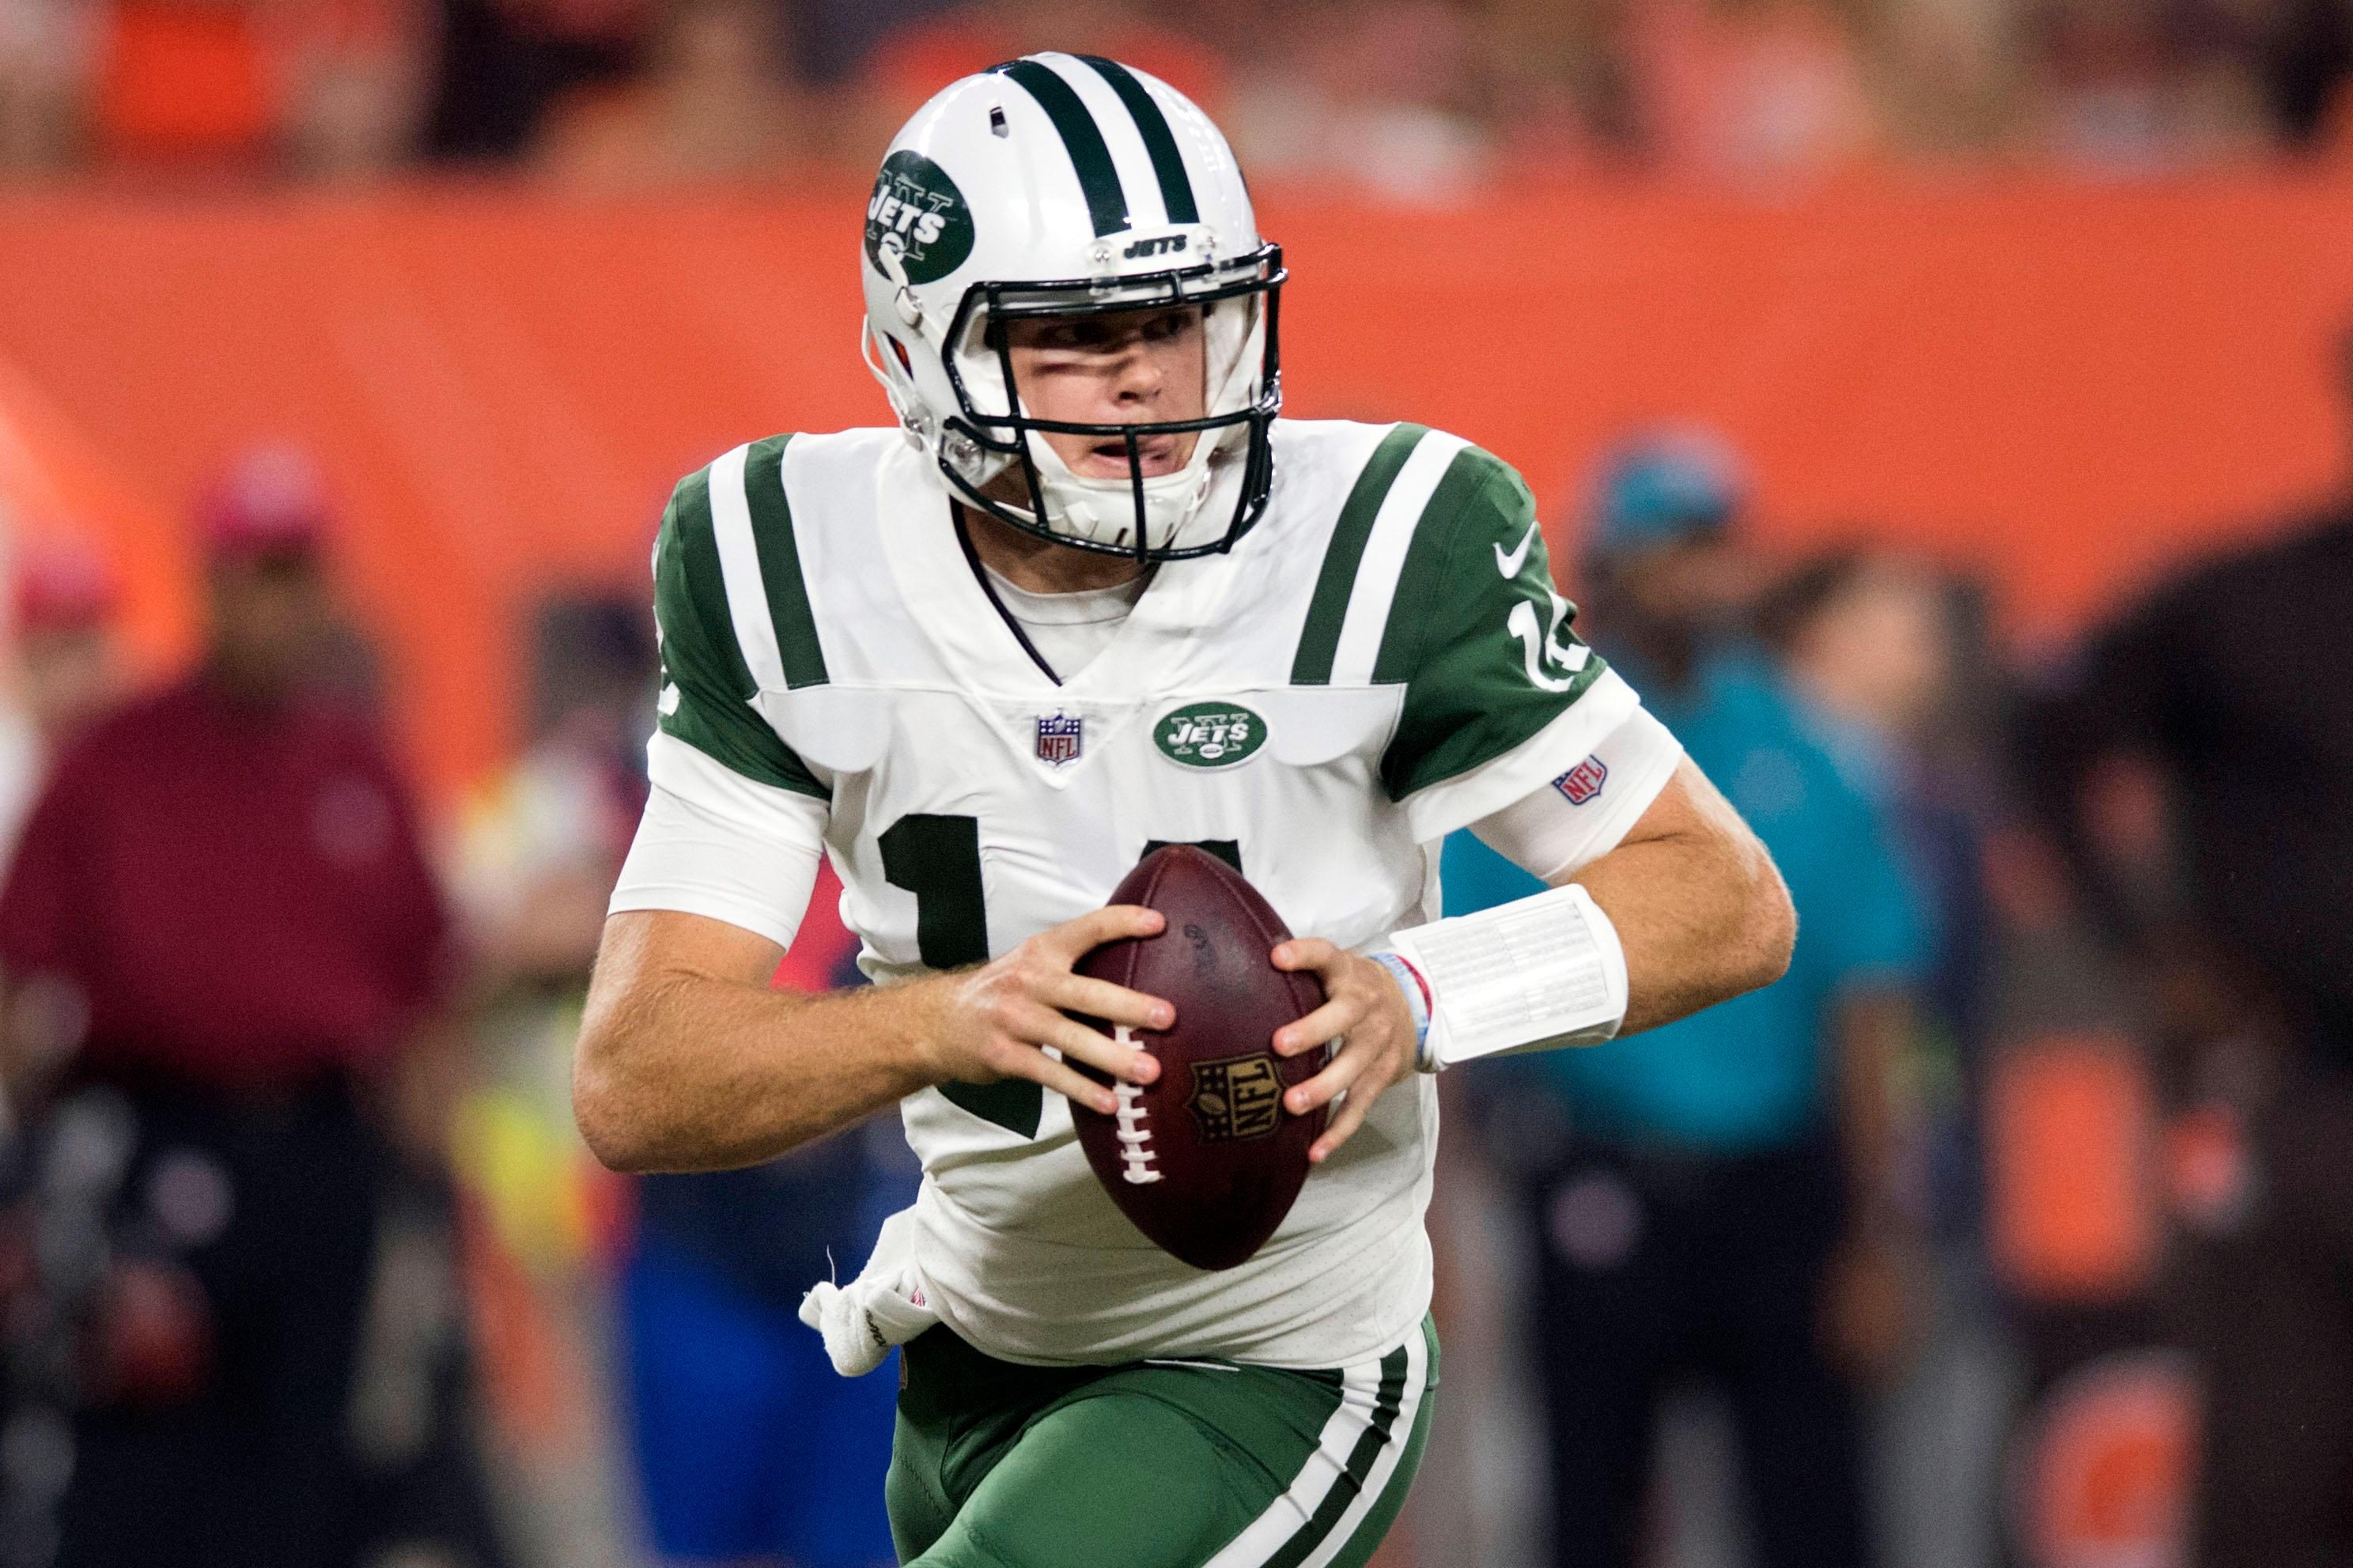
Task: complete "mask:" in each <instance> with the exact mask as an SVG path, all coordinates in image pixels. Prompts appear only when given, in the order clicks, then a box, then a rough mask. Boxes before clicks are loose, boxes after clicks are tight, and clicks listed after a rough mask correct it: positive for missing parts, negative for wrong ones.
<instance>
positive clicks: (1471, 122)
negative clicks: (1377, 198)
mask: <svg viewBox="0 0 2353 1568" xmlns="http://www.w3.org/2000/svg"><path fill="white" fill-rule="evenodd" d="M1276 15H1277V16H1278V18H1279V21H1278V22H1277V26H1278V27H1279V29H1280V31H1279V32H1278V34H1277V35H1276V42H1277V47H1276V48H1275V49H1273V50H1272V51H1271V52H1268V53H1261V54H1256V55H1254V56H1252V57H1251V58H1247V59H1246V60H1245V61H1243V62H1242V64H1243V66H1244V73H1243V74H1242V75H1241V77H1240V80H1239V81H1238V83H1237V86H1236V89H1235V93H1234V105H1233V109H1232V110H1231V112H1230V113H1229V115H1228V116H1227V117H1226V123H1227V124H1228V126H1229V128H1230V130H1231V132H1232V133H1233V138H1234V149H1235V153H1236V155H1237V156H1238V157H1240V159H1241V161H1242V163H1243V164H1244V166H1245V167H1247V168H1249V169H1250V170H1251V171H1252V172H1253V173H1264V174H1270V175H1273V174H1293V175H1303V176H1315V177H1328V176H1333V175H1337V176H1340V177H1342V178H1344V179H1346V180H1349V181H1351V182H1353V183H1355V184H1360V185H1363V186H1365V187H1367V188H1369V189H1371V190H1374V191H1377V192H1378V193H1381V194H1383V195H1388V196H1391V197H1395V198H1398V199H1401V200H1407V201H1437V200H1444V199H1446V198H1449V197H1451V196H1456V195H1461V194H1462V193H1463V192H1464V191H1465V190H1467V189H1468V188H1470V186H1471V185H1472V183H1473V182H1474V181H1475V180H1476V179H1477V178H1478V176H1479V175H1481V174H1483V173H1484V172H1485V169H1486V165H1487V158H1488V152H1489V148H1488V142H1487V132H1486V128H1485V126H1484V125H1483V124H1482V122H1481V120H1480V118H1479V110H1480V107H1481V105H1480V90H1479V89H1480V81H1479V73H1478V67H1479V64H1480V54H1479V51H1478V48H1477V43H1476V39H1477V29H1476V25H1475V23H1474V22H1473V20H1472V17H1471V16H1469V15H1468V14H1467V13H1465V12H1463V11H1461V10H1460V9H1458V8H1456V7H1453V6H1450V5H1441V4H1438V3H1436V0H1379V3H1378V4H1374V5H1364V6H1360V7H1355V8H1352V9H1351V11H1350V13H1349V15H1348V16H1347V18H1346V22H1345V26H1334V21H1335V18H1334V17H1333V16H1332V14H1331V13H1330V12H1329V11H1327V10H1324V9H1322V8H1320V7H1316V6H1300V7H1293V8H1289V9H1288V10H1287V11H1282V12H1278V13H1277V14H1276Z"/></svg>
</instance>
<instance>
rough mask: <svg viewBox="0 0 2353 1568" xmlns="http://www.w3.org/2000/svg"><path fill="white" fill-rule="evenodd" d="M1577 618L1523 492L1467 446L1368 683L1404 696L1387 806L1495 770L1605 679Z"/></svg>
mask: <svg viewBox="0 0 2353 1568" xmlns="http://www.w3.org/2000/svg"><path fill="white" fill-rule="evenodd" d="M1575 615H1576V607H1575V606H1574V605H1569V604H1568V603H1567V601H1565V600H1562V599H1560V598H1559V597H1558V595H1556V593H1555V591H1554V588H1553V581H1552V564H1551V561H1550V558H1549V557H1548V556H1547V554H1546V551H1545V542H1544V531H1543V530H1542V528H1540V527H1539V526H1538V525H1537V522H1536V509H1535V498H1534V497H1533V496H1531V495H1530V494H1529V493H1528V487H1527V485H1526V484H1525V482H1524V481H1523V480H1522V479H1520V476H1519V475H1518V474H1517V473H1515V472H1514V471H1513V469H1512V468H1511V466H1510V465H1509V464H1507V463H1505V462H1504V461H1503V460H1502V459H1501V458H1496V457H1494V456H1493V455H1492V454H1490V453H1487V452H1483V451H1482V450H1480V449H1479V448H1478V447H1466V448H1465V449H1464V450H1463V451H1462V453H1461V455H1460V456H1458V457H1457V458H1455V459H1454V462H1453V464H1452V466H1451V468H1449V469H1448V470H1447V472H1446V475H1445V477H1444V478H1443V479H1440V481H1439V484H1438V488H1437V489H1436V490H1435V491H1433V492H1432V494H1431V496H1430V505H1429V506H1428V507H1427V508H1426V509H1425V510H1424V511H1423V513H1422V519H1421V524H1420V526H1419V528H1418V529H1417V530H1416V531H1415V532H1414V537H1413V541H1412V543H1411V544H1410V545H1409V547H1408V549H1407V551H1406V557H1405V562H1404V564H1403V566H1402V568H1401V570H1400V571H1399V572H1398V586H1397V595H1396V597H1395V598H1394V599H1392V600H1391V602H1390V605H1389V613H1388V619H1387V621H1386V623H1385V624H1384V626H1383V627H1382V631H1381V645H1380V651H1379V653H1378V654H1377V656H1376V657H1375V659H1374V668H1373V679H1374V680H1376V681H1377V682H1392V681H1403V682H1405V684H1406V698H1405V708H1404V711H1403V712H1402V713H1401V714H1400V715H1399V716H1398V729H1397V733H1396V734H1395V735H1394V736H1393V737H1392V738H1391V740H1390V742H1389V748H1388V752H1387V753H1386V754H1385V755H1384V756H1383V757H1382V759H1381V777H1382V781H1383V783H1385V784H1387V785H1388V791H1389V794H1390V796H1391V798H1393V799H1398V800H1402V799H1404V798H1405V797H1406V796H1407V795H1411V794H1413V793H1414V792H1415V791H1417V790H1420V789H1424V788H1427V787H1428V786H1430V785H1431V784H1440V783H1443V782H1445V781H1446V780H1448V779H1451V778H1455V777H1458V776H1459V775H1461V774H1463V773H1469V772H1471V771H1472V769H1474V768H1477V767H1480V766H1482V765H1483V764H1485V763H1489V762H1492V761H1493V760H1494V759H1495V758H1497V757H1499V756H1502V755H1503V754H1504V752H1508V751H1510V750H1511V749H1512V748H1513V747H1514V746H1517V745H1518V744H1519V743H1520V742H1523V741H1525V740H1526V739H1528V737H1530V736H1531V735H1534V734H1535V732H1536V731H1539V730H1541V729H1543V728H1544V727H1545V726H1546V724H1548V723H1550V722H1552V721H1553V720H1554V719H1556V718H1557V717H1559V716H1560V715H1561V714H1562V713H1563V712H1565V711H1566V710H1567V709H1569V708H1570V707H1572V706H1573V705H1575V703H1576V702H1577V700H1578V699H1579V698H1581V697H1583V696H1584V695H1585V693H1586V692H1587V691H1588V689H1591V687H1592V685H1593V683H1594V682H1595V681H1597V680H1599V679H1601V676H1602V673H1603V671H1604V669H1605V668H1607V667H1606V666H1605V665H1604V664H1603V663H1602V661H1601V660H1600V659H1599V658H1597V657H1595V656H1594V654H1593V652H1592V650H1591V649H1589V648H1588V647H1586V646H1585V645H1584V644H1583V643H1581V642H1579V641H1578V640H1577V637H1576V636H1575V635H1574V634H1573V633H1572V632H1570V630H1569V629H1568V628H1569V623H1570V621H1571V620H1572V619H1573V618H1574V616H1575ZM1572 760H1573V759H1572Z"/></svg>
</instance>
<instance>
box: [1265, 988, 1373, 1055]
mask: <svg viewBox="0 0 2353 1568" xmlns="http://www.w3.org/2000/svg"><path fill="white" fill-rule="evenodd" d="M1364 1017H1365V1005H1364V1002H1363V1000H1362V999H1361V998H1358V997H1355V996H1348V995H1340V996H1335V997H1333V998H1332V1000H1330V1001H1329V1002H1326V1003H1324V1005H1322V1006H1321V1007H1318V1008H1316V1009H1315V1011H1314V1012H1313V1013H1310V1014H1308V1015H1307V1016H1305V1017H1303V1018H1296V1019H1293V1021H1292V1022H1290V1023H1288V1024H1285V1025H1284V1026H1282V1027H1281V1028H1280V1029H1277V1030H1276V1031H1275V1032H1274V1053H1275V1055H1277V1056H1281V1057H1295V1056H1297V1055H1298V1054H1299V1053H1300V1052H1302V1051H1312V1050H1314V1048H1315V1047H1318V1046H1320V1045H1322V1044H1324V1042H1325V1041H1327V1040H1336V1039H1338V1038H1339V1037H1341V1036H1343V1035H1345V1034H1346V1033H1347V1032H1348V1031H1349V1030H1351V1029H1353V1028H1355V1027H1356V1026H1357V1025H1358V1024H1360V1023H1362V1022H1363V1021H1364Z"/></svg>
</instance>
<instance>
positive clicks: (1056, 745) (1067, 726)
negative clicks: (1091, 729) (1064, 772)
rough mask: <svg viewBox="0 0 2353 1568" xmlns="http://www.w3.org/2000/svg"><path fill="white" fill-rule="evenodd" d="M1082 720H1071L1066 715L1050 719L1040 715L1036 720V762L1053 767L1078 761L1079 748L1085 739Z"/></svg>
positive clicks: (1083, 721)
mask: <svg viewBox="0 0 2353 1568" xmlns="http://www.w3.org/2000/svg"><path fill="white" fill-rule="evenodd" d="M1086 723H1087V721H1085V720H1084V719H1073V718H1071V716H1070V715H1069V714H1068V713H1057V714H1055V715H1054V716H1053V717H1052V718H1046V717H1044V716H1043V715H1040V716H1039V720H1038V760H1039V762H1041V763H1048V764H1049V765H1050V766H1053V767H1058V768H1059V767H1060V766H1061V765H1062V764H1063V763H1075V762H1077V761H1078V760H1079V747H1080V745H1081V743H1082V742H1083V741H1084V740H1085V738H1086Z"/></svg>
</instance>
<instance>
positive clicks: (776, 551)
mask: <svg viewBox="0 0 2353 1568" xmlns="http://www.w3.org/2000/svg"><path fill="white" fill-rule="evenodd" d="M791 439H792V437H790V436H771V437H768V438H767V439H766V440H765V441H754V442H753V443H752V446H751V449H750V450H749V451H747V452H746V453H745V454H744V504H745V505H746V506H747V507H748V508H750V510H751V513H752V542H753V545H754V548H755V549H756V550H758V552H759V554H760V585H761V587H762V589H763V590H764V591H765V593H766V594H767V596H768V619H769V622H770V624H772V625H773V626H775V627H776V652H777V653H778V654H779V655H781V656H782V657H783V658H784V663H785V684H786V685H787V686H789V687H791V688H793V689H795V690H798V689H800V688H802V687H804V686H823V685H824V684H825V679H826V677H825V649H824V648H823V647H820V646H818V639H817V616H815V615H813V614H812V613H811V612H810V610H809V598H808V584H807V582H805V581H804V580H803V579H802V576H801V555H800V545H799V543H798V542H797V541H796V540H795V539H794V537H793V508H792V501H791V499H790V498H789V497H787V496H786V494H785V477H784V467H785V444H786V442H788V441H790V440H791Z"/></svg>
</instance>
